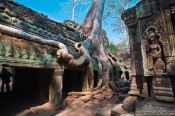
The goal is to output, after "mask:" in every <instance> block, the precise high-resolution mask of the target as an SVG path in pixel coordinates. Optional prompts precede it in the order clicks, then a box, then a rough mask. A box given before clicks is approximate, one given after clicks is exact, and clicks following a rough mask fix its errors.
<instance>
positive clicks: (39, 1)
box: [15, 0, 137, 43]
mask: <svg viewBox="0 0 175 116" xmlns="http://www.w3.org/2000/svg"><path fill="white" fill-rule="evenodd" d="M15 1H16V2H18V3H20V4H23V5H24V6H27V7H29V8H31V9H33V10H35V11H37V12H39V13H43V14H44V15H47V16H48V17H49V18H50V19H53V20H55V21H57V22H63V21H64V20H66V19H69V20H71V15H72V14H71V8H70V7H65V6H68V4H69V2H68V1H70V0H15ZM136 1H137V0H132V2H131V4H130V7H131V6H133V5H135V4H136ZM88 8H89V6H83V7H81V8H80V7H77V9H76V11H77V12H79V13H80V9H82V10H81V12H82V13H81V14H79V16H78V17H76V18H75V21H76V22H77V23H79V24H81V23H82V22H83V19H84V17H85V15H86V12H87V11H88ZM106 21H107V22H112V21H113V19H110V18H108V19H107V20H106ZM103 28H104V29H105V30H106V32H107V36H108V38H109V40H110V42H113V43H118V42H120V41H121V39H122V38H124V35H123V34H121V33H118V32H115V31H113V26H111V24H110V23H109V24H108V25H105V24H103Z"/></svg>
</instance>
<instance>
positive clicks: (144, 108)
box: [135, 99, 175, 116]
mask: <svg viewBox="0 0 175 116" xmlns="http://www.w3.org/2000/svg"><path fill="white" fill-rule="evenodd" d="M145 115H147V116H160V115H161V116H175V103H165V102H158V101H155V100H153V99H145V100H144V101H141V102H138V103H136V111H135V116H145Z"/></svg>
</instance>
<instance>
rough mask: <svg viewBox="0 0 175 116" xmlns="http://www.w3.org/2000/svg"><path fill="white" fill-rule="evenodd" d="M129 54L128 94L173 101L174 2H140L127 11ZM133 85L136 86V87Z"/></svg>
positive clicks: (174, 62) (125, 18)
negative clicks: (129, 82)
mask: <svg viewBox="0 0 175 116" xmlns="http://www.w3.org/2000/svg"><path fill="white" fill-rule="evenodd" d="M122 18H123V20H124V22H125V24H126V25H127V28H128V33H129V42H130V51H131V70H132V71H131V72H132V74H131V75H132V77H133V78H135V79H133V80H132V86H131V91H132V90H134V89H138V88H139V90H143V91H141V93H142V92H143V93H144V96H147V97H154V98H155V99H156V100H158V101H166V102H174V101H175V97H174V96H175V73H174V71H175V1H174V0H168V1H167V0H142V1H141V2H139V3H138V4H137V5H136V6H135V7H133V8H130V9H128V10H126V11H125V12H124V13H123V14H122ZM135 86H136V87H135Z"/></svg>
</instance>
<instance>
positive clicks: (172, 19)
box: [171, 13, 175, 33]
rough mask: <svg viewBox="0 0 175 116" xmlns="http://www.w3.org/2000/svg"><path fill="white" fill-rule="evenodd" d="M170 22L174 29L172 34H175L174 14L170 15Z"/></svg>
mask: <svg viewBox="0 0 175 116" xmlns="http://www.w3.org/2000/svg"><path fill="white" fill-rule="evenodd" d="M171 21H172V24H173V29H174V33H175V13H173V14H172V15H171Z"/></svg>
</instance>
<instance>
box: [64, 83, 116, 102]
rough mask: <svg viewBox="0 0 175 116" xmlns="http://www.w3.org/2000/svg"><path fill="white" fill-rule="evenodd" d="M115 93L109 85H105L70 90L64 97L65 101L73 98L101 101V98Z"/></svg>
mask: <svg viewBox="0 0 175 116" xmlns="http://www.w3.org/2000/svg"><path fill="white" fill-rule="evenodd" d="M114 95H116V93H115V92H114V91H113V89H111V88H110V87H109V86H107V85H105V86H102V87H101V88H99V89H97V90H92V91H87V92H70V93H68V97H67V98H66V102H67V103H71V102H73V101H74V100H81V101H83V102H88V101H90V100H92V99H93V100H98V101H101V100H103V99H108V98H111V97H112V96H114Z"/></svg>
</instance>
